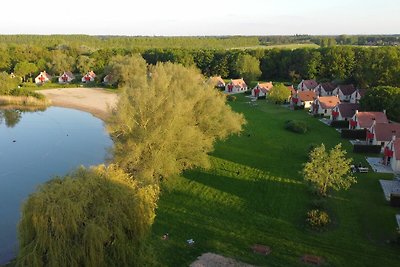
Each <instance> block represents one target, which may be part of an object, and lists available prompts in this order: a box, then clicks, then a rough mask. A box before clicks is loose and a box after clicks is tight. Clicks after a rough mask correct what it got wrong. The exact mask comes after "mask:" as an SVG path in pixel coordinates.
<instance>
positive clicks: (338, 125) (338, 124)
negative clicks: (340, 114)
mask: <svg viewBox="0 0 400 267" xmlns="http://www.w3.org/2000/svg"><path fill="white" fill-rule="evenodd" d="M331 126H332V127H334V128H341V129H346V128H349V121H332V122H331Z"/></svg>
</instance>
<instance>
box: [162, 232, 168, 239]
mask: <svg viewBox="0 0 400 267" xmlns="http://www.w3.org/2000/svg"><path fill="white" fill-rule="evenodd" d="M168 237H169V235H168V233H165V234H164V235H163V236H162V237H161V239H162V240H168Z"/></svg>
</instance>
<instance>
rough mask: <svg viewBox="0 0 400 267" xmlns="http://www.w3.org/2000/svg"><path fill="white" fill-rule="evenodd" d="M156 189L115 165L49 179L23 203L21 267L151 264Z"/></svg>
mask: <svg viewBox="0 0 400 267" xmlns="http://www.w3.org/2000/svg"><path fill="white" fill-rule="evenodd" d="M157 191H158V188H157V187H156V186H145V187H143V186H140V187H139V186H138V184H137V182H135V180H133V179H131V177H129V176H128V175H127V174H125V173H124V172H123V171H121V170H120V169H118V168H116V167H115V166H114V165H110V166H108V167H105V166H99V167H96V168H91V169H84V168H81V169H78V170H77V171H75V172H73V173H71V174H70V175H67V176H66V177H64V178H55V179H53V180H51V181H49V182H47V183H45V184H44V185H42V186H41V187H40V188H39V189H38V191H37V192H35V193H34V194H32V195H31V196H29V198H28V199H27V201H26V202H25V204H24V205H23V208H22V218H21V221H20V223H19V226H18V230H19V247H20V248H19V253H18V256H17V266H149V265H152V264H153V262H152V259H151V257H150V256H149V255H152V254H151V253H149V251H148V249H147V248H148V246H147V245H146V241H145V240H146V236H147V234H148V232H149V228H150V226H151V224H152V223H153V220H154V216H155V211H154V210H155V205H156V204H155V203H156V198H157V195H158V192H157Z"/></svg>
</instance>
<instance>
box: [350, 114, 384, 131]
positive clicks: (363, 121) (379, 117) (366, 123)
mask: <svg viewBox="0 0 400 267" xmlns="http://www.w3.org/2000/svg"><path fill="white" fill-rule="evenodd" d="M356 118H357V121H358V125H359V126H360V128H370V127H371V126H372V124H373V122H374V120H375V122H376V123H389V121H388V119H387V117H386V114H385V113H384V112H372V111H366V112H358V113H357V114H356Z"/></svg>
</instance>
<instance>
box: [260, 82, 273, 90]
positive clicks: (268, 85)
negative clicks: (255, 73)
mask: <svg viewBox="0 0 400 267" xmlns="http://www.w3.org/2000/svg"><path fill="white" fill-rule="evenodd" d="M272 87H274V85H273V84H272V82H266V83H259V84H258V88H260V89H261V90H262V89H265V90H267V91H269V90H271V88H272Z"/></svg>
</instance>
